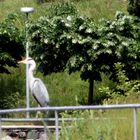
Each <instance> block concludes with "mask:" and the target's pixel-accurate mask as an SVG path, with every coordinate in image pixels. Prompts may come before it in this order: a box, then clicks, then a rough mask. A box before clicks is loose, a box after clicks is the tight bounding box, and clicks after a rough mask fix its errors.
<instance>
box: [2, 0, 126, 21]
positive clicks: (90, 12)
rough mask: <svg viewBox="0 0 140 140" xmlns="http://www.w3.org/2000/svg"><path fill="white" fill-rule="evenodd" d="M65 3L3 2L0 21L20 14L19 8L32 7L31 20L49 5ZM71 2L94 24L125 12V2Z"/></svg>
mask: <svg viewBox="0 0 140 140" xmlns="http://www.w3.org/2000/svg"><path fill="white" fill-rule="evenodd" d="M61 1H66V0H59V1H58V0H56V1H52V2H47V3H44V4H41V5H38V4H37V3H36V0H22V1H21V0H4V1H3V2H0V9H1V13H0V19H1V20H3V19H4V18H5V17H6V16H7V15H8V14H9V13H15V12H17V13H20V8H21V7H26V6H29V7H34V8H35V12H34V13H32V14H31V17H32V20H33V19H36V18H38V17H39V16H41V15H44V14H46V12H47V10H48V8H49V6H50V5H53V4H55V3H58V2H61ZM67 1H72V2H73V3H74V5H75V6H76V7H77V9H78V10H79V12H80V13H81V14H82V15H86V16H88V17H90V18H92V19H94V20H95V21H96V22H97V21H98V20H99V19H100V18H109V19H110V18H113V17H114V14H115V13H116V11H123V12H126V11H127V2H126V1H125V0H86V1H84V0H79V1H76V0H67Z"/></svg>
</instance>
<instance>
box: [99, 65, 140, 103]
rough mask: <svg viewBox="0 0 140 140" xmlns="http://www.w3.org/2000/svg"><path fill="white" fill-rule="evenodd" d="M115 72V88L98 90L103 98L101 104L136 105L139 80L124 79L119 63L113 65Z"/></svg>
mask: <svg viewBox="0 0 140 140" xmlns="http://www.w3.org/2000/svg"><path fill="white" fill-rule="evenodd" d="M115 67H116V70H117V74H116V75H117V79H118V82H117V83H116V87H115V88H113V89H111V88H109V87H107V86H103V87H101V88H99V92H100V94H101V95H102V94H103V95H104V96H105V98H104V99H105V100H102V101H103V104H112V103H115V104H116V103H117V104H118V103H138V102H139V94H140V81H139V80H129V78H128V77H126V74H125V71H124V70H123V65H122V64H121V63H116V64H115Z"/></svg>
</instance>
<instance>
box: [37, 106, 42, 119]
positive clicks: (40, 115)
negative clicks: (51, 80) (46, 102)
mask: <svg viewBox="0 0 140 140" xmlns="http://www.w3.org/2000/svg"><path fill="white" fill-rule="evenodd" d="M38 107H40V105H38ZM39 117H41V118H42V114H41V111H37V113H36V118H39Z"/></svg>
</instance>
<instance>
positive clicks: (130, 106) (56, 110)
mask: <svg viewBox="0 0 140 140" xmlns="http://www.w3.org/2000/svg"><path fill="white" fill-rule="evenodd" d="M138 108H140V104H120V105H98V106H60V107H43V108H29V109H27V108H19V109H7V110H0V115H3V114H9V113H23V112H36V111H43V112H45V111H54V114H55V117H54V121H55V134H56V137H55V139H56V140H59V121H60V118H59V116H58V114H59V111H66V110H67V111H68V110H87V109H88V110H100V109H102V110H109V109H132V110H133V136H134V138H133V140H138V129H137V109H138ZM13 120H14V119H13ZM25 120H27V119H25ZM28 120H31V119H28ZM46 120H49V118H46ZM2 121H4V119H3V118H0V132H1V129H2V127H1V122H2ZM5 121H6V120H5ZM11 121H12V120H11ZM15 121H16V120H15Z"/></svg>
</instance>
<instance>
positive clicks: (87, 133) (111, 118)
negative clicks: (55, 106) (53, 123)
mask: <svg viewBox="0 0 140 140" xmlns="http://www.w3.org/2000/svg"><path fill="white" fill-rule="evenodd" d="M131 116H132V115H131V111H130V110H122V111H121V110H109V111H103V110H96V111H94V110H90V111H89V110H85V111H71V112H65V113H63V114H62V129H61V131H60V139H61V140H75V139H76V140H100V139H103V140H121V139H127V140H129V139H132V138H133V131H132V123H131V120H132V117H131ZM71 117H75V118H81V120H75V121H73V122H70V123H69V122H66V121H64V119H65V118H71ZM128 122H129V123H128ZM68 126H71V128H69V127H68ZM138 126H139V125H138ZM126 134H127V135H126Z"/></svg>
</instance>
